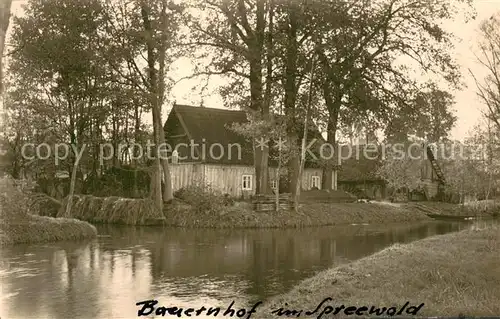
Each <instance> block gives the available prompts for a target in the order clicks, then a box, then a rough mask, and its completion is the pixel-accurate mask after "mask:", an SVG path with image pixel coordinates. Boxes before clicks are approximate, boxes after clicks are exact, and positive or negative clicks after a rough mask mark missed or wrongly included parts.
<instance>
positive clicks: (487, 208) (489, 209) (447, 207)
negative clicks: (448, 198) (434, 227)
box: [419, 200, 500, 218]
mask: <svg viewBox="0 0 500 319" xmlns="http://www.w3.org/2000/svg"><path fill="white" fill-rule="evenodd" d="M419 204H420V205H423V206H425V207H426V208H429V209H430V210H432V211H436V213H439V214H443V215H471V216H480V217H485V218H496V217H498V214H499V212H500V203H499V202H498V201H493V200H488V201H475V202H469V203H466V204H465V205H463V206H462V205H459V204H450V203H443V202H431V201H430V202H419Z"/></svg>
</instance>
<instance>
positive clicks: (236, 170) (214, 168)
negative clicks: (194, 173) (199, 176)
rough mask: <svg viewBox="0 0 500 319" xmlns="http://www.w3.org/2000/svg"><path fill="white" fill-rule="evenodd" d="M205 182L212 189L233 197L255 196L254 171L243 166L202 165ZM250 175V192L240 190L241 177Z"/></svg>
mask: <svg viewBox="0 0 500 319" xmlns="http://www.w3.org/2000/svg"><path fill="white" fill-rule="evenodd" d="M204 174H205V181H206V182H207V183H208V184H210V185H211V186H212V187H213V188H216V189H219V190H220V191H222V192H223V193H224V194H229V195H231V196H233V197H241V196H244V197H246V196H250V195H253V194H255V185H256V179H255V169H254V167H253V166H244V165H216V164H204ZM243 175H252V190H249V191H244V190H242V176H243Z"/></svg>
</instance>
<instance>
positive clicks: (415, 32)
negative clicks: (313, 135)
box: [316, 0, 471, 187]
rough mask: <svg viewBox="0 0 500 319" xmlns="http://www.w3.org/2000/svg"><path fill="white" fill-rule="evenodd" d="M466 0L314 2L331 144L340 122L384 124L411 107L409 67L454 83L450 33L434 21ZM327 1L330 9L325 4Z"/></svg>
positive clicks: (449, 15) (455, 71)
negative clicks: (319, 19) (403, 109)
mask: <svg viewBox="0 0 500 319" xmlns="http://www.w3.org/2000/svg"><path fill="white" fill-rule="evenodd" d="M464 3H465V4H466V6H465V7H467V5H468V4H470V3H471V2H470V1H457V2H454V3H450V2H449V1H441V0H440V1H433V2H429V1H426V0H417V1H413V0H404V1H399V0H398V1H397V0H388V1H331V2H328V1H326V2H324V3H323V4H318V8H320V10H318V11H317V13H316V15H317V16H318V17H320V18H321V19H322V21H323V23H322V26H323V32H320V35H321V36H318V37H317V41H318V44H319V49H318V51H319V56H320V71H321V72H322V73H323V75H322V76H321V77H320V78H321V81H320V82H319V85H320V87H321V90H322V93H323V97H324V101H325V105H326V109H327V112H328V120H327V127H328V129H327V131H328V132H327V134H328V137H327V140H328V142H329V143H331V144H333V145H335V144H336V132H337V129H338V128H339V125H340V124H341V123H343V124H344V125H345V124H347V125H350V124H352V122H353V121H363V122H365V125H364V126H368V125H371V126H373V125H377V126H381V127H382V126H385V124H386V123H388V122H389V121H390V119H391V117H392V115H393V114H394V113H395V112H396V111H397V110H398V109H401V108H405V107H408V106H409V105H410V104H411V103H410V102H411V100H412V99H413V97H414V94H415V90H416V88H415V86H416V81H415V80H414V79H413V80H412V78H411V77H409V76H408V75H409V74H411V73H410V72H409V71H410V70H411V69H414V68H417V69H420V70H422V71H424V72H428V73H433V74H436V75H438V76H441V77H442V78H444V79H446V80H448V81H449V82H450V83H452V84H453V85H456V84H457V83H458V78H459V73H458V68H457V67H456V63H455V62H454V59H453V58H452V55H451V51H450V50H449V48H450V47H451V46H452V44H451V43H452V42H451V40H452V38H453V37H452V34H450V33H449V32H446V31H445V30H444V29H443V28H442V27H441V25H440V24H439V23H438V21H443V20H446V19H450V18H452V17H454V16H455V13H456V12H457V8H458V7H459V6H462V5H463V4H464ZM332 6H334V7H335V10H327V8H328V7H329V8H332ZM325 7H327V8H325ZM332 12H334V16H331V13H332ZM465 12H466V14H468V11H467V10H466V11H465ZM401 61H410V62H408V63H406V62H404V63H403V62H401ZM360 119H361V120H360ZM368 123H370V124H368ZM330 175H331V174H330V173H329V172H328V173H327V176H326V178H325V180H326V181H327V182H326V183H327V185H325V186H326V187H329V185H331V183H330V182H329V181H330Z"/></svg>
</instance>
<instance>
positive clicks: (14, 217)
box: [0, 178, 29, 223]
mask: <svg viewBox="0 0 500 319" xmlns="http://www.w3.org/2000/svg"><path fill="white" fill-rule="evenodd" d="M0 206H1V207H2V208H1V209H0V213H1V216H0V218H1V219H3V222H5V223H10V222H16V221H22V220H25V219H27V218H28V216H27V215H28V208H29V197H28V195H27V194H25V193H24V192H23V191H22V188H21V186H19V185H16V181H15V180H13V179H11V178H2V179H0Z"/></svg>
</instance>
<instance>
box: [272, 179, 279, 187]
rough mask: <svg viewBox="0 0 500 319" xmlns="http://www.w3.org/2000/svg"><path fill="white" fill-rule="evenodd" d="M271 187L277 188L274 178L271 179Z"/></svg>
mask: <svg viewBox="0 0 500 319" xmlns="http://www.w3.org/2000/svg"><path fill="white" fill-rule="evenodd" d="M271 187H272V188H273V189H276V188H278V181H277V180H275V179H273V181H272V182H271Z"/></svg>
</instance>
